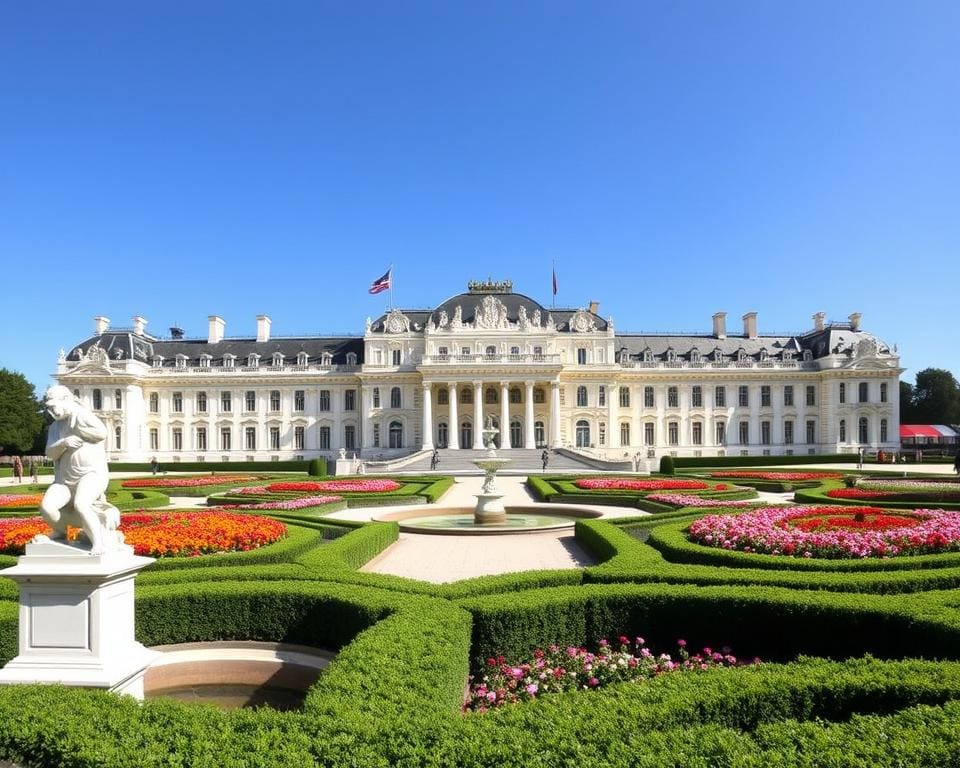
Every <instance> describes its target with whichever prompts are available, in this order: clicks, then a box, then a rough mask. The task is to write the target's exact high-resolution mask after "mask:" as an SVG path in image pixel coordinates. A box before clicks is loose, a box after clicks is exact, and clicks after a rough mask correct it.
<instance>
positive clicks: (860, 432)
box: [857, 416, 870, 444]
mask: <svg viewBox="0 0 960 768" xmlns="http://www.w3.org/2000/svg"><path fill="white" fill-rule="evenodd" d="M869 426H870V425H869V422H868V421H867V417H866V416H861V417H860V418H859V420H858V421H857V440H858V442H860V443H861V444H865V443H869V442H870V436H869Z"/></svg>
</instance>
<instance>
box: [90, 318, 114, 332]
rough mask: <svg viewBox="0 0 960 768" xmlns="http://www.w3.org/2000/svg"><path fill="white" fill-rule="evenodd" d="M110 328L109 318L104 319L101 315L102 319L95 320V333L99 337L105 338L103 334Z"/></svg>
mask: <svg viewBox="0 0 960 768" xmlns="http://www.w3.org/2000/svg"><path fill="white" fill-rule="evenodd" d="M109 327H110V318H109V317H103V316H102V315H101V316H100V317H95V318H93V332H94V333H95V334H97V336H103V334H105V333H106V332H107V328H109Z"/></svg>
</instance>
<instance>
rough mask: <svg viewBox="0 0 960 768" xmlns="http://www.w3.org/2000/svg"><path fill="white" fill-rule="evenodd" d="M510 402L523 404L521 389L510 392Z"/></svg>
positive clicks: (516, 388)
mask: <svg viewBox="0 0 960 768" xmlns="http://www.w3.org/2000/svg"><path fill="white" fill-rule="evenodd" d="M510 402H511V403H519V402H522V401H521V400H520V387H514V388H513V389H511V390H510Z"/></svg>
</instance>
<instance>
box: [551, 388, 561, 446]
mask: <svg viewBox="0 0 960 768" xmlns="http://www.w3.org/2000/svg"><path fill="white" fill-rule="evenodd" d="M550 447H551V448H559V447H560V382H559V381H551V382H550Z"/></svg>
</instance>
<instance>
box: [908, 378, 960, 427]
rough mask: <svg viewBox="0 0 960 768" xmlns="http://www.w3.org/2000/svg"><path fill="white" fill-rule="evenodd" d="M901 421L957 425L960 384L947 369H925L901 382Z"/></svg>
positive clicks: (958, 421)
mask: <svg viewBox="0 0 960 768" xmlns="http://www.w3.org/2000/svg"><path fill="white" fill-rule="evenodd" d="M900 423H901V424H948V425H949V424H960V385H958V384H957V380H956V379H955V378H954V376H953V374H952V373H950V371H947V370H944V369H943V368H925V369H924V370H922V371H920V372H919V373H917V377H916V383H915V384H911V383H910V382H908V381H901V382H900Z"/></svg>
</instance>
